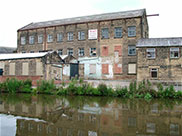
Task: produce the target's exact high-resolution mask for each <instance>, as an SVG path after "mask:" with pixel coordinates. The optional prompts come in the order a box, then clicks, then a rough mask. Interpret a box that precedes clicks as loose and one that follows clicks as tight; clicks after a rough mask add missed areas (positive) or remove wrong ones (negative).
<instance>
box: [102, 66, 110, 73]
mask: <svg viewBox="0 0 182 136" xmlns="http://www.w3.org/2000/svg"><path fill="white" fill-rule="evenodd" d="M102 74H109V64H102Z"/></svg>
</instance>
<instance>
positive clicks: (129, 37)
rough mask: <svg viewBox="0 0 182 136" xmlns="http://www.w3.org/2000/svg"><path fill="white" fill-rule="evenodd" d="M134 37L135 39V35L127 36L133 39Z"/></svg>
mask: <svg viewBox="0 0 182 136" xmlns="http://www.w3.org/2000/svg"><path fill="white" fill-rule="evenodd" d="M134 37H136V35H135V36H128V38H134Z"/></svg>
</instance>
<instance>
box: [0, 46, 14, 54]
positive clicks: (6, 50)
mask: <svg viewBox="0 0 182 136" xmlns="http://www.w3.org/2000/svg"><path fill="white" fill-rule="evenodd" d="M15 50H16V48H11V47H0V53H13V51H15Z"/></svg>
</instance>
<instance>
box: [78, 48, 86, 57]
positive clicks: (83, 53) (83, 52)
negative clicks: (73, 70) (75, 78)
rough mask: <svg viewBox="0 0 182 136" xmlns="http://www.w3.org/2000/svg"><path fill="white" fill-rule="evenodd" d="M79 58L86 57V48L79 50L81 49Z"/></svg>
mask: <svg viewBox="0 0 182 136" xmlns="http://www.w3.org/2000/svg"><path fill="white" fill-rule="evenodd" d="M78 56H79V57H83V56H85V50H84V48H79V49H78Z"/></svg>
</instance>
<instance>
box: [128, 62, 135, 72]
mask: <svg viewBox="0 0 182 136" xmlns="http://www.w3.org/2000/svg"><path fill="white" fill-rule="evenodd" d="M128 74H136V64H128Z"/></svg>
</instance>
